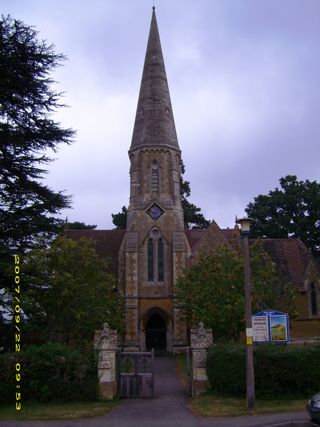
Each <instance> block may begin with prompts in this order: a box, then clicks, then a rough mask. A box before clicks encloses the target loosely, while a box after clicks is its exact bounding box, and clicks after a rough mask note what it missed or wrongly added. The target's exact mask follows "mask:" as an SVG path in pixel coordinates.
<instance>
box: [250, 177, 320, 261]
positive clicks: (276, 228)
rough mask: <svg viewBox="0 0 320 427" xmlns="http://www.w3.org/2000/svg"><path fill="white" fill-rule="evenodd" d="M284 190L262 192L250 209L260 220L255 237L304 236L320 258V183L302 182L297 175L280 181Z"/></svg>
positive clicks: (307, 243) (253, 228)
mask: <svg viewBox="0 0 320 427" xmlns="http://www.w3.org/2000/svg"><path fill="white" fill-rule="evenodd" d="M279 182H280V189H279V188H275V189H274V190H273V191H270V192H269V194H268V195H261V194H260V195H259V196H257V197H255V198H254V202H251V203H249V205H248V206H247V208H246V212H247V214H248V216H250V217H252V218H254V219H255V220H256V221H257V222H256V223H255V224H254V226H253V227H252V235H253V236H254V237H258V236H260V237H270V238H288V237H295V238H299V239H301V240H302V241H303V242H304V243H305V245H306V246H307V247H308V248H309V249H310V250H311V251H312V252H313V254H314V255H315V256H316V257H318V259H319V258H320V184H319V183H318V182H316V181H309V180H306V181H298V180H297V177H296V176H295V175H287V176H286V177H284V178H281V179H280V180H279Z"/></svg>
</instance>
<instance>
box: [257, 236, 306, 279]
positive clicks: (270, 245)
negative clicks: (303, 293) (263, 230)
mask: <svg viewBox="0 0 320 427" xmlns="http://www.w3.org/2000/svg"><path fill="white" fill-rule="evenodd" d="M261 243H262V247H263V249H264V250H265V251H266V252H267V253H268V254H269V256H270V257H271V259H272V260H273V262H275V263H276V265H277V268H278V270H279V272H280V273H281V275H282V276H283V277H284V278H285V279H286V280H288V281H290V282H291V283H293V284H295V285H302V284H303V282H304V280H305V278H306V272H307V269H308V267H309V264H310V262H311V261H312V260H313V256H312V254H311V252H310V251H309V250H308V249H307V247H306V246H305V245H304V243H302V242H301V240H299V239H261Z"/></svg>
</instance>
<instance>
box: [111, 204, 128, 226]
mask: <svg viewBox="0 0 320 427" xmlns="http://www.w3.org/2000/svg"><path fill="white" fill-rule="evenodd" d="M127 213H128V210H127V208H126V207H125V206H122V210H121V212H118V213H117V214H111V216H112V222H113V224H114V225H115V226H116V228H118V229H124V228H126V226H127Z"/></svg>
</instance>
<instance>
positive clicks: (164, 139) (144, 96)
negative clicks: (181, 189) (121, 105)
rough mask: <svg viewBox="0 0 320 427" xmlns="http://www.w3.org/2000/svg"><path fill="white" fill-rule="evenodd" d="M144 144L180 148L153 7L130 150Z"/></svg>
mask: <svg viewBox="0 0 320 427" xmlns="http://www.w3.org/2000/svg"><path fill="white" fill-rule="evenodd" d="M147 147H149V148H151V147H154V148H156V147H159V148H165V147H168V148H173V149H176V150H179V145H178V139H177V134H176V128H175V124H174V118H173V112H172V107H171V100H170V93H169V87H168V82H167V75H166V70H165V66H164V60H163V55H162V49H161V43H160V37H159V31H158V25H157V19H156V14H155V8H154V7H153V12H152V19H151V26H150V32H149V39H148V45H147V51H146V57H145V62H144V68H143V74H142V80H141V86H140V93H139V100H138V107H137V112H136V119H135V123H134V129H133V135H132V142H131V147H130V151H133V150H136V149H140V148H147ZM179 151H180V150H179Z"/></svg>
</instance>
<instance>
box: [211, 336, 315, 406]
mask: <svg viewBox="0 0 320 427" xmlns="http://www.w3.org/2000/svg"><path fill="white" fill-rule="evenodd" d="M245 360H246V349H245V346H240V345H216V346H213V347H211V348H210V349H209V351H208V358H207V374H208V378H209V382H210V384H211V390H212V391H214V392H218V393H221V394H229V395H239V394H245V389H246V362H245ZM319 360H320V346H304V347H294V346H290V345H289V346H278V345H273V344H267V345H260V346H256V347H254V370H255V388H256V395H257V396H258V397H264V398H269V397H281V396H284V395H285V396H295V397H298V396H301V397H306V396H308V395H311V394H313V393H315V392H316V391H318V390H319V389H320V364H319Z"/></svg>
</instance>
